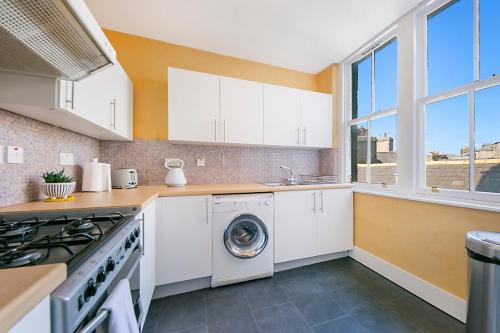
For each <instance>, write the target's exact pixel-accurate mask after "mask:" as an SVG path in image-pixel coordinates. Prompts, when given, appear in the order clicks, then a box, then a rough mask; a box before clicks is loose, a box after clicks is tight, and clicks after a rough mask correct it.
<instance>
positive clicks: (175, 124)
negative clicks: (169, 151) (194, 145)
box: [168, 67, 219, 142]
mask: <svg viewBox="0 0 500 333" xmlns="http://www.w3.org/2000/svg"><path fill="white" fill-rule="evenodd" d="M218 130H219V76H217V75H211V74H206V73H200V72H193V71H188V70H183V69H177V68H171V67H170V68H169V69H168V138H169V140H172V141H194V142H216V141H218V140H219V136H218V133H217V132H218Z"/></svg>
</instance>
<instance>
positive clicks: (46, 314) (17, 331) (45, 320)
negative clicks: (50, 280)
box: [7, 296, 51, 333]
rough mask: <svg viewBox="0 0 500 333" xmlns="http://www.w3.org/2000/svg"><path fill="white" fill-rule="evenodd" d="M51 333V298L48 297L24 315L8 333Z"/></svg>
mask: <svg viewBox="0 0 500 333" xmlns="http://www.w3.org/2000/svg"><path fill="white" fill-rule="evenodd" d="M27 332H37V333H50V332H51V327H50V296H46V297H45V298H44V299H43V300H42V301H41V302H40V303H38V304H37V305H36V306H35V307H34V308H33V309H31V310H30V312H28V313H27V314H26V315H24V317H23V318H21V320H19V321H18V322H17V323H16V324H15V325H14V326H13V327H12V328H11V329H10V330H8V331H7V333H27Z"/></svg>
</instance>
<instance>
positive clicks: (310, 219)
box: [274, 188, 353, 263]
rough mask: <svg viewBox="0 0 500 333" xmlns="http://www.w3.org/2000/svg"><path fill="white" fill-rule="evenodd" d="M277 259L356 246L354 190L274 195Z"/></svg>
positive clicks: (333, 251)
mask: <svg viewBox="0 0 500 333" xmlns="http://www.w3.org/2000/svg"><path fill="white" fill-rule="evenodd" d="M274 229H275V240H274V262H275V263H281V262H286V261H291V260H298V259H304V258H309V257H314V256H318V255H324V254H330V253H335V252H341V251H347V250H350V249H352V247H353V211H352V189H351V188H346V189H329V190H321V191H290V192H277V193H275V194H274Z"/></svg>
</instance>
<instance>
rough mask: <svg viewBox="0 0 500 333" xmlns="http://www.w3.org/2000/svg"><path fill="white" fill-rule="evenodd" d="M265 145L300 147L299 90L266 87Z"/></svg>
mask: <svg viewBox="0 0 500 333" xmlns="http://www.w3.org/2000/svg"><path fill="white" fill-rule="evenodd" d="M264 144H266V145H276V146H299V145H300V100H299V90H297V89H292V88H287V87H280V86H274V85H270V84H265V85H264Z"/></svg>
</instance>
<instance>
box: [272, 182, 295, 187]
mask: <svg viewBox="0 0 500 333" xmlns="http://www.w3.org/2000/svg"><path fill="white" fill-rule="evenodd" d="M264 185H266V186H272V187H276V186H297V185H300V184H287V183H282V182H270V183H264Z"/></svg>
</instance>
